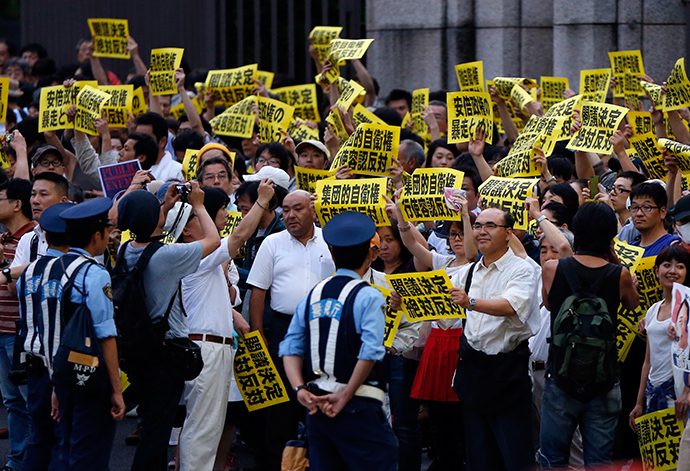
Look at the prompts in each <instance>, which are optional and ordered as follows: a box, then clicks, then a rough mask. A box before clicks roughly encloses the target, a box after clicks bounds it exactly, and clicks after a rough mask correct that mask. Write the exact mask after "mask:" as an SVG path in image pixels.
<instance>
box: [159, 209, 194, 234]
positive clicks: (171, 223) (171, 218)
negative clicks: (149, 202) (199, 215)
mask: <svg viewBox="0 0 690 471" xmlns="http://www.w3.org/2000/svg"><path fill="white" fill-rule="evenodd" d="M190 214H192V205H191V204H188V203H183V202H182V201H178V202H176V203H175V206H173V207H172V209H171V210H170V211H168V216H167V217H166V218H165V226H163V231H164V232H166V233H168V234H172V236H173V239H174V240H177V239H179V238H180V234H182V230H183V229H184V226H186V225H187V220H189V215H190Z"/></svg>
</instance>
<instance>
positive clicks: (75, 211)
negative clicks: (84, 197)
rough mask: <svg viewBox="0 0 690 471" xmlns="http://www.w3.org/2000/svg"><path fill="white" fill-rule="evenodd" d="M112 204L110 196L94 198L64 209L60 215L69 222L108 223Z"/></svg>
mask: <svg viewBox="0 0 690 471" xmlns="http://www.w3.org/2000/svg"><path fill="white" fill-rule="evenodd" d="M112 206H113V202H112V200H111V199H110V198H94V199H92V200H88V201H85V202H84V203H81V204H77V205H74V206H73V207H71V208H68V209H66V210H64V211H63V212H61V213H60V217H61V218H62V219H64V220H65V221H66V222H67V223H69V224H72V223H74V224H81V223H84V224H96V225H100V224H107V223H108V221H109V220H108V211H109V210H110V208H111V207H112Z"/></svg>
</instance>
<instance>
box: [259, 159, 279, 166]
mask: <svg viewBox="0 0 690 471" xmlns="http://www.w3.org/2000/svg"><path fill="white" fill-rule="evenodd" d="M256 163H257V164H268V165H271V166H274V165H280V160H278V159H268V160H266V159H264V158H263V157H259V158H258V159H256Z"/></svg>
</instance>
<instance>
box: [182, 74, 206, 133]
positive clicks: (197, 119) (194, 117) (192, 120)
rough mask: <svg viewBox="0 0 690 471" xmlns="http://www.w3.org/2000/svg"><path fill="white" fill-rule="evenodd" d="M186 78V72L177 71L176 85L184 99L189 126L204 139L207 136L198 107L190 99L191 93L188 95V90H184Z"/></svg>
mask: <svg viewBox="0 0 690 471" xmlns="http://www.w3.org/2000/svg"><path fill="white" fill-rule="evenodd" d="M186 77H187V76H186V75H185V73H184V70H182V69H177V70H176V71H175V85H176V86H177V91H178V92H179V94H180V98H182V104H183V105H184V112H185V113H186V114H187V119H189V125H190V126H192V129H194V130H195V131H196V132H197V133H198V134H199V135H200V136H201V137H204V136H206V131H205V130H204V126H203V124H201V116H199V112H198V111H197V109H196V106H194V103H192V99H191V98H189V93H187V90H185V88H184V81H185V78H186Z"/></svg>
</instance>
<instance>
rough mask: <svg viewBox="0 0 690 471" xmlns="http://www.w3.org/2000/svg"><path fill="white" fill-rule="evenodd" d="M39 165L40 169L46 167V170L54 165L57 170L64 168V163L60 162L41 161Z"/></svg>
mask: <svg viewBox="0 0 690 471" xmlns="http://www.w3.org/2000/svg"><path fill="white" fill-rule="evenodd" d="M37 165H38V166H39V167H46V168H47V167H50V166H51V165H52V166H53V167H56V168H57V167H62V162H60V161H59V160H39V161H38V162H37Z"/></svg>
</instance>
